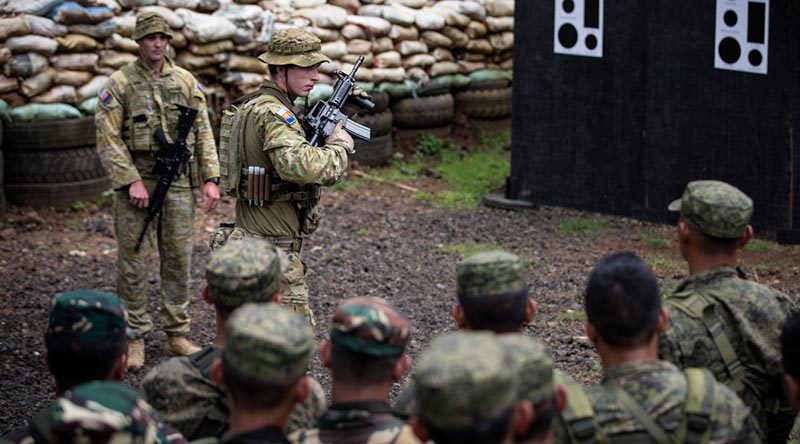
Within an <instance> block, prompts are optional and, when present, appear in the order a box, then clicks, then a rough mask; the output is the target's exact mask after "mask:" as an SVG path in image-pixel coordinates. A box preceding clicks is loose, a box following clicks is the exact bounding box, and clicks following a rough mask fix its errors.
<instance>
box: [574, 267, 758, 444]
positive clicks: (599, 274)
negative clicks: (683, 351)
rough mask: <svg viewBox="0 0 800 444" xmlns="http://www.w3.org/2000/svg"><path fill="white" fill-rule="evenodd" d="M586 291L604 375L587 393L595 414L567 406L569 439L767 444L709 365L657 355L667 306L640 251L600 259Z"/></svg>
mask: <svg viewBox="0 0 800 444" xmlns="http://www.w3.org/2000/svg"><path fill="white" fill-rule="evenodd" d="M584 296H585V300H584V308H585V310H586V317H587V320H586V322H585V326H586V335H587V336H588V338H589V340H590V341H591V342H592V343H593V344H594V346H595V349H596V350H597V353H598V354H599V355H600V362H601V363H602V365H603V371H604V375H603V379H602V382H601V384H600V385H596V386H594V387H591V388H590V389H588V390H587V391H586V393H585V396H586V397H588V399H589V404H590V405H591V411H590V413H589V415H583V417H580V418H576V417H574V415H572V413H573V412H571V411H570V409H569V408H567V409H566V410H565V411H564V412H562V419H563V420H564V423H566V424H567V430H566V434H568V435H569V438H570V441H571V442H589V441H590V440H592V439H595V440H596V441H604V440H610V441H611V442H614V441H620V440H625V442H642V443H647V442H654V443H663V442H692V443H705V442H714V443H745V442H761V437H760V435H759V433H760V430H759V429H758V426H757V424H756V423H755V421H754V420H753V418H752V417H751V415H750V411H749V409H748V408H747V407H746V406H745V405H744V404H743V403H742V401H741V399H739V397H738V396H736V393H734V392H733V391H732V390H731V389H729V388H728V387H726V386H725V385H723V384H721V383H719V382H717V381H716V380H715V379H714V377H713V375H712V374H711V373H710V372H709V371H708V370H706V369H687V370H686V371H681V370H680V369H678V368H677V367H675V366H674V365H673V364H671V363H669V362H667V361H660V360H658V335H659V334H661V333H663V332H664V329H665V328H666V325H667V319H668V318H667V310H666V309H664V308H663V307H662V305H661V297H660V294H659V287H658V282H657V280H656V277H655V276H654V275H653V273H652V272H651V271H650V269H649V268H648V267H647V264H645V263H644V261H642V260H641V259H639V257H638V256H636V255H635V254H633V253H618V254H614V255H611V256H609V257H607V258H605V259H603V260H601V261H600V263H599V264H598V265H597V267H595V269H594V270H593V271H592V273H591V275H590V276H589V280H588V283H587V285H586V292H585V295H584ZM568 396H573V393H572V392H569V393H568Z"/></svg>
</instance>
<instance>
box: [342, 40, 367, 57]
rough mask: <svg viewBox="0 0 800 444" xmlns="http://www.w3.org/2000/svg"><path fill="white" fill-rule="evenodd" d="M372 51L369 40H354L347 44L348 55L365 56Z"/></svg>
mask: <svg viewBox="0 0 800 444" xmlns="http://www.w3.org/2000/svg"><path fill="white" fill-rule="evenodd" d="M371 51H372V42H370V41H369V40H361V39H355V40H350V41H349V42H347V52H348V54H367V53H369V52H371Z"/></svg>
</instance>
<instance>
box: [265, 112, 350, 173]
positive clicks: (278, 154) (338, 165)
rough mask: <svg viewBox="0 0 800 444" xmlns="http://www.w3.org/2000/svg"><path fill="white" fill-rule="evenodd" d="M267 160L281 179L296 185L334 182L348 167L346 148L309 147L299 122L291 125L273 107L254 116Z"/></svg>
mask: <svg viewBox="0 0 800 444" xmlns="http://www.w3.org/2000/svg"><path fill="white" fill-rule="evenodd" d="M256 118H257V119H258V120H257V125H258V132H259V135H260V136H261V137H262V140H264V147H263V148H264V151H267V155H268V156H269V159H270V162H272V165H273V167H274V168H275V170H277V172H278V174H279V175H280V177H281V178H282V179H283V180H286V181H289V182H293V183H296V184H299V185H308V184H317V185H333V184H335V183H337V182H339V181H340V180H341V179H342V177H343V176H344V173H345V171H346V170H347V148H346V147H345V146H344V145H342V144H339V143H333V144H329V145H325V146H322V147H314V146H311V145H310V144H309V143H308V142H307V141H306V138H305V135H304V134H303V132H302V130H301V129H300V127H299V125H297V124H295V125H291V124H289V123H287V122H286V121H285V120H283V118H281V117H280V116H279V115H278V114H277V113H276V112H275V110H273V109H270V108H266V109H264V110H262V111H260V112H259V115H258V116H256Z"/></svg>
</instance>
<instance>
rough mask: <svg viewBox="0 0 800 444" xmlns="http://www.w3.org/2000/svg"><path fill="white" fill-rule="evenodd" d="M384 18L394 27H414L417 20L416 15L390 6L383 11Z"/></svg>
mask: <svg viewBox="0 0 800 444" xmlns="http://www.w3.org/2000/svg"><path fill="white" fill-rule="evenodd" d="M381 13H382V17H383V18H384V19H386V20H388V21H389V22H390V23H392V24H394V25H400V26H413V25H414V22H415V20H416V17H415V14H414V13H413V12H411V11H407V10H406V9H404V8H398V7H395V6H389V7H387V8H384V9H383V10H381Z"/></svg>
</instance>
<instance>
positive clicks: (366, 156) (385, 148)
mask: <svg viewBox="0 0 800 444" xmlns="http://www.w3.org/2000/svg"><path fill="white" fill-rule="evenodd" d="M393 152H394V148H393V144H392V135H391V134H384V135H383V136H379V137H373V138H372V140H370V141H369V142H365V141H363V140H356V152H355V154H353V160H355V161H356V162H358V163H360V164H361V165H367V166H377V165H383V164H385V163H388V162H389V161H390V160H391V159H392V153H393Z"/></svg>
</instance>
